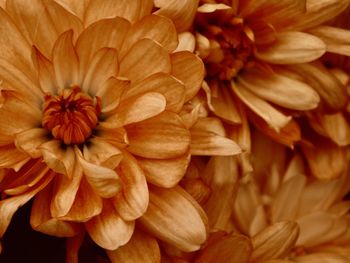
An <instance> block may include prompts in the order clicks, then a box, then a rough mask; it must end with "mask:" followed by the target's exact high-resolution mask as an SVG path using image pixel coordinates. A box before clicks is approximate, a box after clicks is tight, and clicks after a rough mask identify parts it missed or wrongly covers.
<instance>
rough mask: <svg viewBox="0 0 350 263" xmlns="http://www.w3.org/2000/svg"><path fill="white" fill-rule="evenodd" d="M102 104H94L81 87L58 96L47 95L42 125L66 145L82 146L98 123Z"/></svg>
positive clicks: (97, 100)
mask: <svg viewBox="0 0 350 263" xmlns="http://www.w3.org/2000/svg"><path fill="white" fill-rule="evenodd" d="M100 111H101V102H100V99H99V98H98V97H96V101H95V102H94V101H93V100H92V98H91V97H90V96H88V95H87V94H85V93H83V92H81V90H80V88H79V87H72V88H69V89H64V90H63V91H62V92H61V94H59V95H57V96H52V95H46V97H45V103H44V106H43V119H42V125H43V127H44V128H46V129H48V130H49V131H51V133H52V136H53V137H54V138H56V139H59V140H62V141H63V142H64V143H65V144H67V145H69V144H81V143H83V142H85V140H86V139H87V138H88V137H90V136H91V134H92V131H93V129H94V128H95V127H96V125H97V123H98V115H99V113H100Z"/></svg>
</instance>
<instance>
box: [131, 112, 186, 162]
mask: <svg viewBox="0 0 350 263" xmlns="http://www.w3.org/2000/svg"><path fill="white" fill-rule="evenodd" d="M126 131H127V134H128V139H129V147H128V151H130V152H131V153H133V154H135V155H138V156H141V157H146V158H154V159H166V158H174V157H177V156H179V155H183V154H184V153H186V152H187V150H188V147H189V144H190V134H189V131H188V130H187V129H186V128H185V127H184V124H183V123H182V120H181V118H180V117H179V116H178V115H177V114H175V113H172V112H163V113H162V114H160V115H158V116H156V117H153V118H151V119H148V120H146V121H143V122H139V123H135V124H131V125H128V126H127V127H126Z"/></svg>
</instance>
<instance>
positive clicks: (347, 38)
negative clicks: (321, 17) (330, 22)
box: [309, 26, 350, 56]
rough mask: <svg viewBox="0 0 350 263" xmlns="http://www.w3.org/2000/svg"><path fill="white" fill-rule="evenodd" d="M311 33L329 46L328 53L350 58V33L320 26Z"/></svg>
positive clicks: (340, 29)
mask: <svg viewBox="0 0 350 263" xmlns="http://www.w3.org/2000/svg"><path fill="white" fill-rule="evenodd" d="M309 33H311V34H313V35H315V36H317V37H319V38H320V39H322V41H324V42H325V43H326V44H327V51H328V52H332V53H336V54H340V55H345V56H350V31H349V30H346V29H342V28H337V27H331V26H319V27H316V28H313V29H311V30H310V31H309Z"/></svg>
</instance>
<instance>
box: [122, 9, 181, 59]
mask: <svg viewBox="0 0 350 263" xmlns="http://www.w3.org/2000/svg"><path fill="white" fill-rule="evenodd" d="M144 38H149V39H152V40H154V41H156V42H157V43H159V44H160V45H161V46H162V47H164V48H165V49H166V50H167V51H168V52H169V53H171V52H173V51H174V50H175V48H176V47H177V44H178V40H177V34H176V29H175V27H174V24H173V23H172V22H171V20H170V19H167V18H166V17H162V16H156V15H147V16H145V17H143V18H142V19H141V20H139V21H137V22H136V23H134V24H133V25H132V26H131V28H130V30H129V32H128V35H127V37H126V39H125V42H124V44H123V48H122V50H121V52H120V54H121V56H122V57H123V56H124V54H125V52H128V51H129V49H130V48H131V47H132V46H133V45H134V44H135V43H136V42H137V41H139V40H141V39H144Z"/></svg>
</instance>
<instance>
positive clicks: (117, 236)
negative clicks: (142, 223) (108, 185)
mask: <svg viewBox="0 0 350 263" xmlns="http://www.w3.org/2000/svg"><path fill="white" fill-rule="evenodd" d="M134 226H135V223H134V221H124V220H123V219H122V218H121V217H120V216H119V215H118V213H117V212H116V211H115V210H114V207H113V205H112V204H111V203H110V202H109V201H105V202H104V203H103V210H102V213H101V214H100V215H98V216H95V217H93V218H92V219H90V220H89V221H88V222H86V223H85V228H86V230H87V232H88V233H89V235H90V237H91V238H92V240H94V241H95V243H96V244H98V245H99V246H101V247H103V248H105V249H108V250H115V249H117V248H118V247H120V246H122V245H125V244H126V243H127V242H128V241H129V240H130V238H131V235H132V233H133V231H134Z"/></svg>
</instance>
